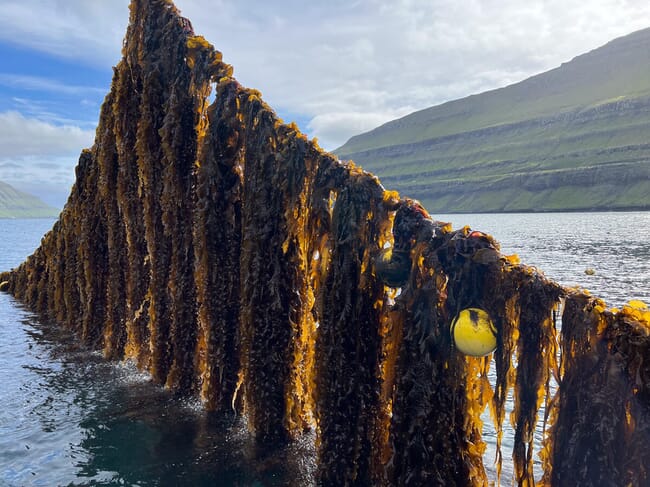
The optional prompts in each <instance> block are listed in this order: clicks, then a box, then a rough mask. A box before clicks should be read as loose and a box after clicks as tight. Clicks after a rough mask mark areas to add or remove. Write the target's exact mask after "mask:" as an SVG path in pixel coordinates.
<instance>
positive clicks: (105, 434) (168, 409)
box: [0, 212, 650, 487]
mask: <svg viewBox="0 0 650 487" xmlns="http://www.w3.org/2000/svg"><path fill="white" fill-rule="evenodd" d="M435 217H436V218H438V219H440V220H443V221H451V222H453V224H454V226H455V227H459V226H462V225H465V224H468V225H470V226H471V227H472V228H475V229H480V230H483V231H487V232H489V233H492V234H493V235H494V236H495V237H496V238H497V240H499V241H500V242H501V246H502V250H503V251H504V252H505V253H517V254H519V256H520V257H521V260H522V262H525V263H528V264H531V265H536V266H538V267H539V268H540V269H542V270H543V271H544V272H545V273H546V275H548V276H549V277H551V278H553V279H555V280H557V281H559V282H560V283H562V284H567V285H568V284H579V285H581V286H584V287H586V288H588V289H590V290H591V291H592V292H593V293H594V294H596V295H598V296H601V297H603V298H605V299H606V301H607V303H608V304H609V305H616V306H620V305H621V304H622V303H624V302H626V301H628V300H629V299H632V298H638V299H642V300H645V301H648V302H650V288H649V286H648V284H647V282H648V281H649V280H650V242H649V241H648V236H649V235H650V213H647V212H646V213H643V212H639V213H596V214H584V213H581V214H580V213H576V214H540V215H523V214H522V215H435ZM52 223H53V221H52V220H36V221H34V220H30V221H26V220H0V235H2V236H3V238H1V239H0V270H5V269H8V268H10V267H12V266H16V265H18V264H19V263H20V262H22V261H23V260H24V258H25V257H26V256H27V255H28V254H29V253H31V252H32V251H33V250H34V249H35V248H36V246H37V245H38V243H39V241H40V238H41V236H42V235H43V233H44V232H45V231H46V230H47V229H49V228H50V227H51V225H52ZM587 268H593V269H594V270H595V274H594V275H593V276H589V275H586V274H585V272H584V271H585V269H587ZM510 404H511V402H510ZM484 434H485V437H484V439H485V440H486V441H487V442H488V452H487V453H486V456H485V463H486V466H487V467H488V470H489V472H491V475H490V476H491V477H492V478H493V477H494V468H493V466H492V463H493V460H494V445H495V433H494V430H493V428H491V427H490V426H489V425H486V427H485V430H484ZM539 434H540V432H539V431H538V433H537V436H538V441H539ZM313 442H314V438H313V435H306V436H305V437H303V438H301V439H300V440H299V441H297V442H295V443H294V444H292V445H290V446H289V447H286V448H281V449H279V450H272V451H268V450H267V451H263V450H260V449H256V448H255V446H254V445H253V443H252V442H251V438H250V436H249V435H248V433H247V431H246V427H245V425H244V424H243V421H242V419H241V418H236V417H226V416H217V415H213V414H208V413H206V412H205V411H203V410H202V409H201V406H200V404H198V403H197V402H196V401H193V400H187V399H183V398H178V397H173V396H171V395H170V394H168V392H166V391H165V390H164V389H162V388H159V387H156V386H154V385H152V384H151V383H150V382H149V379H148V376H147V375H146V374H143V373H141V372H139V371H137V369H136V368H135V367H134V366H133V365H132V364H128V363H127V364H115V363H108V362H105V361H104V360H103V358H102V356H101V355H100V354H98V353H96V352H92V351H88V350H85V349H81V348H79V347H78V345H77V344H76V340H75V338H74V336H72V335H71V334H70V333H68V332H66V331H65V330H60V329H58V328H57V327H55V326H51V325H47V324H42V323H39V322H38V321H37V320H36V319H35V318H34V316H33V315H32V314H30V313H29V312H26V311H25V310H24V309H22V308H21V307H20V306H19V305H18V304H17V303H16V302H15V301H14V300H13V299H12V298H11V297H9V296H7V295H6V294H2V293H0V486H23V485H33V486H47V487H50V486H53V485H73V486H84V485H88V486H91V485H92V486H95V485H106V486H108V485H111V486H112V485H137V486H154V485H155V486H158V485H161V486H165V485H192V486H200V485H220V486H255V485H257V486H262V485H264V486H274V485H296V486H305V485H310V484H313V478H314V477H313V474H314V468H315V464H314V451H313ZM511 446H512V428H506V432H505V434H504V440H503V452H504V469H503V475H502V479H503V484H504V485H507V484H509V479H510V477H511V474H512V465H511V462H509V460H508V458H509V455H510V454H509V452H510V450H511Z"/></svg>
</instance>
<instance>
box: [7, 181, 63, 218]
mask: <svg viewBox="0 0 650 487" xmlns="http://www.w3.org/2000/svg"><path fill="white" fill-rule="evenodd" d="M58 215H59V210H57V209H56V208H53V207H51V206H48V205H46V204H45V203H43V202H42V201H41V200H40V199H38V198H37V197H35V196H32V195H31V194H28V193H23V192H22V191H18V190H17V189H15V188H13V187H11V186H9V185H8V184H6V183H3V182H1V181H0V218H50V217H52V218H54V217H56V216H58Z"/></svg>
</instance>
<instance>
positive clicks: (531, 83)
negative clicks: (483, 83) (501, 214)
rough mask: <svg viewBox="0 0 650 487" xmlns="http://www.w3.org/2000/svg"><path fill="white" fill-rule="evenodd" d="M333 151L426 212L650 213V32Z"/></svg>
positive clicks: (409, 118)
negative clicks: (592, 211)
mask: <svg viewBox="0 0 650 487" xmlns="http://www.w3.org/2000/svg"><path fill="white" fill-rule="evenodd" d="M334 152H335V153H336V154H337V155H338V156H339V157H341V158H342V159H353V160H355V161H356V162H357V163H359V164H360V165H361V166H363V168H364V169H366V170H369V171H372V172H374V173H375V174H377V175H378V176H379V177H380V178H381V180H382V182H383V183H384V185H385V186H386V187H389V188H391V189H397V190H399V191H400V192H402V193H403V194H405V195H408V196H411V197H414V198H417V199H419V200H420V201H421V202H422V203H424V204H425V206H427V208H429V210H431V211H433V212H451V211H550V210H588V209H603V210H604V209H624V208H627V209H631V208H638V209H650V29H644V30H641V31H638V32H635V33H632V34H630V35H628V36H625V37H621V38H618V39H615V40H614V41H611V42H610V43H608V44H606V45H605V46H603V47H601V48H599V49H596V50H594V51H591V52H589V53H587V54H583V55H581V56H578V57H576V58H575V59H573V60H572V61H571V62H568V63H565V64H563V65H562V66H560V67H559V68H556V69H553V70H551V71H548V72H546V73H542V74H539V75H537V76H533V77H532V78H529V79H527V80H524V81H522V82H520V83H517V84H514V85H511V86H508V87H505V88H501V89H498V90H493V91H489V92H486V93H482V94H479V95H472V96H469V97H467V98H463V99H461V100H455V101H451V102H448V103H445V104H442V105H439V106H436V107H432V108H428V109H425V110H421V111H418V112H415V113H412V114H410V115H407V116H406V117H403V118H401V119H398V120H394V121H391V122H388V123H386V124H384V125H382V126H380V127H378V128H376V129H374V130H372V131H370V132H367V133H365V134H361V135H358V136H355V137H352V138H351V139H350V140H349V141H348V142H346V143H345V144H344V145H343V146H342V147H340V148H339V149H337V150H335V151H334Z"/></svg>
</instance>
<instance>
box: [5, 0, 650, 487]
mask: <svg viewBox="0 0 650 487" xmlns="http://www.w3.org/2000/svg"><path fill="white" fill-rule="evenodd" d="M130 8H131V16H130V23H129V27H128V31H127V35H126V41H125V45H124V52H123V54H124V56H123V59H122V60H121V62H120V63H119V64H118V65H117V67H116V68H115V72H114V78H113V83H112V87H111V91H110V93H109V94H108V95H107V97H106V100H105V102H104V104H103V107H102V111H101V115H100V121H99V126H98V128H97V136H96V140H95V144H94V146H93V147H92V148H91V149H88V150H84V151H83V152H82V154H81V157H80V159H79V164H78V166H77V169H76V176H77V179H76V183H75V185H74V187H73V188H72V192H71V195H70V197H69V200H68V202H67V204H66V206H65V208H64V210H63V211H62V213H61V215H60V218H59V220H58V221H57V222H56V224H55V225H54V227H53V228H52V230H51V231H50V232H49V233H48V234H47V235H45V237H44V238H43V240H42V242H41V246H40V247H39V248H38V250H36V252H35V253H34V254H33V255H32V256H30V257H29V258H28V259H27V260H26V262H24V263H23V264H22V265H21V266H19V267H18V268H17V269H14V270H12V271H10V272H8V273H4V274H2V276H0V282H1V283H2V284H1V286H2V289H3V290H7V291H9V292H11V293H12V294H14V295H15V296H16V298H18V299H19V300H21V301H23V302H24V303H26V304H27V305H28V306H30V307H31V308H32V309H34V310H35V311H37V312H38V313H40V314H41V315H42V316H43V317H44V318H45V319H50V320H53V321H56V322H57V323H59V324H60V325H61V326H66V327H69V328H72V329H74V330H76V331H77V333H78V335H79V337H80V339H81V340H83V342H85V343H86V344H88V345H89V346H92V347H97V348H100V349H102V350H103V351H104V354H105V356H106V357H107V358H109V359H115V360H125V359H130V360H134V361H136V362H137V363H138V365H139V366H140V367H141V368H143V369H146V370H148V371H149V372H150V373H151V376H152V378H153V380H155V381H156V382H157V383H160V384H163V385H165V386H167V387H168V388H169V389H170V390H172V391H174V392H176V393H178V394H187V395H198V396H199V397H201V399H202V400H203V401H204V403H205V406H206V408H208V409H210V410H214V411H221V412H229V411H235V412H236V413H238V414H245V415H246V417H247V420H248V423H249V426H250V429H251V432H252V433H253V434H254V435H255V437H256V438H257V439H258V440H259V442H260V443H261V444H265V445H273V444H276V443H277V442H284V441H288V440H290V439H292V438H294V437H296V436H297V435H300V434H301V433H302V432H304V431H305V430H307V429H315V431H316V437H317V455H318V459H317V462H318V472H317V477H318V483H319V484H321V485H332V486H334V485H336V486H338V485H446V486H451V485H487V484H488V479H487V475H486V471H485V468H484V464H483V453H484V451H485V444H484V442H483V440H482V438H481V432H482V420H481V416H482V414H483V412H484V411H485V409H486V408H489V410H490V414H491V416H492V419H493V422H494V424H495V425H496V428H497V431H498V435H497V446H498V454H497V456H498V458H497V465H498V466H500V465H501V435H502V427H503V423H504V421H505V419H506V418H505V416H506V408H505V403H506V398H507V397H508V394H509V393H512V394H513V397H514V404H515V408H514V411H513V412H512V415H511V418H509V420H510V422H511V423H512V425H513V427H514V430H515V444H514V448H513V451H512V457H513V461H514V467H515V476H516V478H515V481H516V482H517V485H520V486H531V485H534V484H535V479H534V469H533V461H534V459H533V452H534V434H535V427H536V424H537V423H538V419H539V418H538V416H539V413H540V410H541V407H542V406H545V411H546V415H545V417H544V423H545V425H546V424H547V423H548V425H549V426H548V427H547V428H546V433H545V441H544V445H543V449H542V456H543V459H544V477H543V478H542V479H538V480H539V481H541V482H543V483H545V484H548V485H644V484H647V482H648V481H650V480H649V479H648V472H647V468H648V467H647V466H648V465H650V368H649V367H650V312H649V311H648V309H647V307H645V305H644V304H643V303H639V302H632V303H630V305H628V306H626V307H624V308H623V309H622V310H607V309H605V307H604V305H603V303H602V302H601V301H599V300H598V299H596V298H592V297H590V296H588V294H586V293H585V292H584V291H578V290H567V289H565V288H563V287H561V286H560V285H558V284H556V283H554V282H552V281H549V280H548V279H546V278H545V277H544V275H543V274H542V273H541V272H539V271H538V270H537V269H535V268H532V267H527V266H525V265H521V264H520V263H519V262H518V261H517V259H516V258H515V257H508V256H504V255H502V254H501V253H500V251H499V247H498V244H497V242H495V241H494V239H493V238H492V237H491V236H489V235H487V234H484V233H482V232H479V231H474V230H472V229H470V228H467V227H465V228H462V229H459V230H453V229H452V228H451V227H450V225H448V224H446V223H443V222H437V221H435V220H434V219H432V218H431V217H430V216H429V214H428V213H427V211H426V210H425V209H424V208H422V207H421V206H420V205H419V204H418V203H417V202H416V201H413V200H410V199H408V198H400V197H399V195H398V194H397V193H395V192H391V191H386V190H385V189H384V188H383V187H382V185H381V184H380V182H379V180H378V179H377V178H376V177H375V176H373V175H372V174H370V173H367V172H364V171H363V170H361V169H360V168H358V167H356V166H355V165H354V164H353V163H352V162H341V161H339V160H338V159H337V158H335V157H333V156H332V155H330V154H327V153H325V152H324V151H322V150H321V149H320V148H319V147H318V146H317V144H316V143H315V142H314V141H309V140H308V139H307V138H306V137H305V136H304V135H303V134H301V133H300V131H299V130H298V129H297V127H296V126H295V125H286V124H284V123H283V122H282V121H281V120H279V119H278V117H277V116H276V114H275V113H274V111H273V110H272V109H271V108H270V107H269V106H268V105H266V104H265V103H264V102H263V100H262V99H261V96H260V94H259V93H258V92H257V91H255V90H251V89H246V88H244V87H242V86H241V85H240V84H239V83H238V82H237V81H236V80H235V79H234V78H233V76H232V68H231V67H230V66H229V65H227V64H225V63H224V62H223V61H222V57H221V53H219V52H218V51H216V50H215V49H214V48H213V47H212V46H211V45H210V44H209V43H208V42H207V41H206V40H205V39H203V38H202V37H200V36H195V35H194V33H193V30H192V28H191V24H189V21H187V19H184V18H183V17H181V16H180V14H179V12H178V11H177V10H176V8H175V7H174V6H173V4H172V3H171V1H170V0H133V1H132V3H131V7H130ZM213 90H214V91H215V92H216V93H215V96H214V101H213V102H212V103H210V97H211V93H212V91H213ZM562 302H564V303H565V304H564V312H563V315H562V330H561V332H560V330H558V326H557V323H556V317H557V316H558V310H559V305H560V303H562ZM467 308H477V309H480V310H484V311H485V312H486V313H487V314H488V315H489V316H490V318H491V322H492V324H493V325H494V328H495V333H496V342H497V346H496V350H495V351H494V353H493V354H491V355H489V356H487V357H470V356H466V355H464V354H463V353H461V352H460V351H459V350H458V348H457V347H456V346H455V344H454V341H453V339H452V336H451V334H450V324H451V323H452V321H453V320H454V318H455V317H456V316H457V315H458V314H459V312H460V311H461V310H464V309H467ZM492 366H493V367H495V371H496V378H497V379H496V383H495V384H494V386H492V385H491V384H490V381H489V380H488V370H489V368H490V367H492ZM553 378H555V380H556V381H557V384H558V389H557V393H555V394H554V393H552V391H551V383H552V380H553Z"/></svg>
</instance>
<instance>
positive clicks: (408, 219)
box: [388, 203, 489, 485]
mask: <svg viewBox="0 0 650 487" xmlns="http://www.w3.org/2000/svg"><path fill="white" fill-rule="evenodd" d="M393 232H394V235H395V248H396V250H404V251H408V252H409V254H410V256H411V259H412V262H413V269H412V273H411V276H410V278H409V281H408V283H407V285H406V286H405V288H403V289H402V294H401V295H400V296H399V297H398V298H397V300H396V304H395V307H396V309H397V310H399V313H400V314H401V315H402V317H401V320H402V322H403V325H402V330H403V335H402V337H401V345H400V349H399V356H398V359H397V370H396V372H395V389H394V396H393V406H392V413H393V414H392V422H391V428H390V443H391V444H390V448H391V450H392V458H391V459H390V462H389V465H388V469H389V472H388V480H389V484H390V485H428V484H430V485H487V477H486V475H485V471H484V468H483V462H482V453H483V446H482V442H481V432H480V429H478V427H479V423H478V422H476V421H475V419H476V418H475V416H477V415H480V411H479V410H478V409H480V407H479V408H476V406H475V405H474V404H472V402H473V401H471V400H470V396H471V395H472V393H470V392H469V391H468V388H470V389H471V388H475V387H476V386H477V385H478V386H479V387H482V386H485V384H484V383H481V384H477V383H476V381H477V380H481V379H480V378H477V377H476V376H475V375H474V373H475V372H477V370H475V369H474V367H472V366H471V365H470V363H471V362H475V363H478V362H480V361H483V359H475V358H474V359H467V358H465V357H464V356H463V355H462V354H460V353H458V352H457V351H455V350H454V349H453V345H452V339H451V334H450V331H449V324H450V321H451V318H453V316H450V313H449V310H448V298H449V296H448V293H449V291H450V290H449V288H448V284H449V277H448V275H447V274H446V273H445V270H444V268H445V265H446V263H445V262H441V261H440V258H441V256H442V257H443V260H444V259H446V257H447V252H446V249H447V246H448V245H450V244H451V245H453V243H452V240H453V236H454V234H453V233H452V232H450V228H449V226H448V225H446V224H441V223H434V222H432V221H431V220H430V219H429V218H428V215H427V214H426V212H425V211H424V210H423V209H422V208H421V207H420V206H419V205H417V204H416V203H410V204H408V205H405V206H403V207H402V208H400V209H399V210H398V211H397V215H396V217H395V227H394V230H393ZM488 387H489V386H488ZM485 403H486V401H483V405H485ZM472 409H474V410H472Z"/></svg>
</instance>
